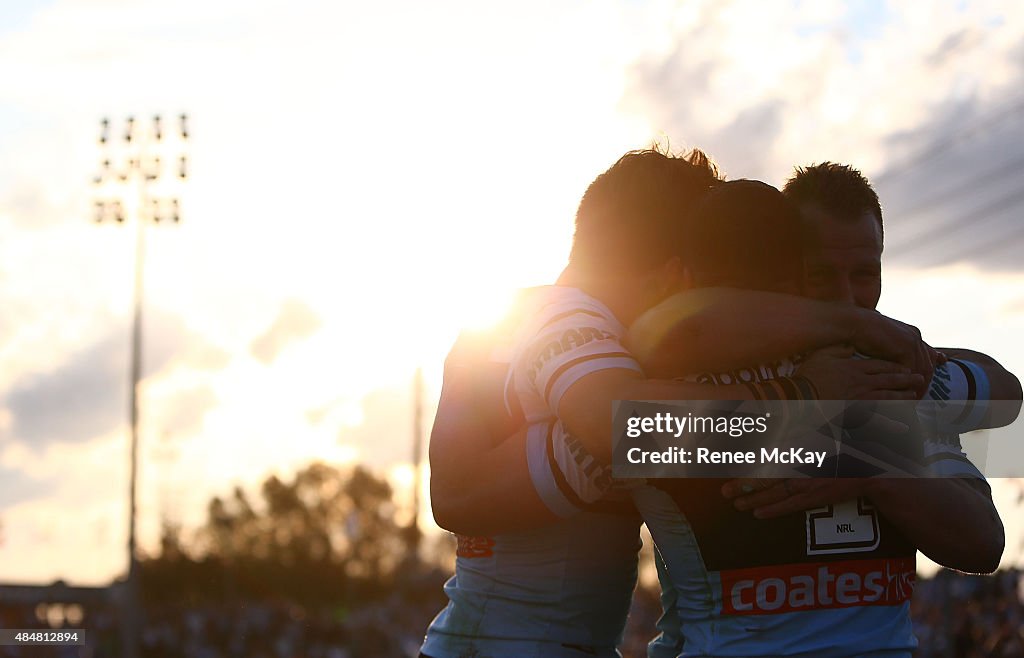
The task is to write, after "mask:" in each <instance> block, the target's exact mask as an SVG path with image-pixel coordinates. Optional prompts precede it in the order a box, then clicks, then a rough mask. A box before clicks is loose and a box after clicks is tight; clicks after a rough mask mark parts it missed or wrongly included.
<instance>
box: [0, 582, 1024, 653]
mask: <svg viewBox="0 0 1024 658" xmlns="http://www.w3.org/2000/svg"><path fill="white" fill-rule="evenodd" d="M1021 575H1022V572H1021V571H1020V570H1017V569H1011V570H1005V571H1000V572H999V573H997V574H996V575H994V576H965V575H962V574H957V573H954V572H949V571H941V572H939V573H938V574H937V575H936V576H935V577H934V578H930V579H927V580H921V581H919V582H918V584H917V588H916V590H915V595H914V603H913V616H914V623H915V629H916V632H917V636H918V639H919V640H920V645H921V646H920V648H919V650H918V652H917V656H918V657H919V658H983V657H984V658H1010V657H1018V656H1024V630H1022V629H1024V579H1022V577H1021ZM421 588H422V591H420V589H421ZM439 591H440V587H439V583H435V582H429V583H428V582H423V583H422V584H420V585H418V586H417V588H416V591H404V592H401V593H398V592H396V593H393V594H392V595H390V596H389V597H387V598H385V599H383V600H379V601H376V602H374V603H373V604H370V605H366V606H357V607H353V608H352V609H349V610H346V609H337V610H331V611H321V612H318V613H311V612H309V611H307V610H304V609H303V608H301V607H299V606H295V605H292V604H288V603H285V602H250V603H240V604H237V605H234V606H224V605H212V604H207V605H196V606H184V605H178V604H173V605H169V604H165V605H160V606H150V608H149V609H148V610H147V615H146V622H145V625H144V626H143V629H142V637H141V641H142V655H144V656H146V657H147V658H171V657H179V656H180V657H186V656H187V657H188V658H234V657H239V658H241V657H244V658H300V657H301V658H364V657H373V658H378V657H379V658H390V657H395V658H402V657H413V656H416V653H417V649H418V647H419V643H420V640H421V639H422V636H423V631H424V629H425V628H426V625H427V623H429V621H430V619H431V618H432V617H433V616H434V614H436V613H437V611H438V609H439V603H438V600H437V597H436V595H434V593H436V592H439ZM428 592H429V593H428ZM660 614H661V608H660V604H659V599H658V594H657V592H656V591H654V590H647V589H641V590H638V591H637V594H636V596H635V598H634V605H633V609H632V612H631V614H630V622H629V627H628V628H627V631H626V636H625V638H624V641H623V645H622V653H623V656H624V658H642V657H643V656H645V655H646V653H645V646H646V643H647V641H648V640H649V639H650V637H651V635H652V632H653V630H652V629H653V628H654V623H655V621H656V620H657V618H658V616H659V615H660ZM35 616H36V614H35V612H34V611H33V610H32V609H31V608H30V607H25V608H22V609H16V608H12V607H7V608H5V609H0V621H2V623H3V624H4V626H5V627H7V628H12V627H14V628H16V627H32V626H36V627H38V626H39V622H38V620H37V619H35ZM81 625H82V627H84V628H85V629H87V637H88V644H87V646H86V647H63V648H56V647H54V648H45V649H43V648H39V647H12V646H7V647H0V658H8V657H9V658H22V657H27V656H32V657H36V656H38V657H39V658H49V657H53V658H65V657H67V658H70V657H75V658H103V657H105V656H120V655H121V650H120V647H121V644H120V637H119V634H118V625H117V618H116V616H115V615H114V614H113V612H112V611H111V610H106V609H95V608H93V609H87V610H86V617H85V619H84V620H83V621H82V624H81Z"/></svg>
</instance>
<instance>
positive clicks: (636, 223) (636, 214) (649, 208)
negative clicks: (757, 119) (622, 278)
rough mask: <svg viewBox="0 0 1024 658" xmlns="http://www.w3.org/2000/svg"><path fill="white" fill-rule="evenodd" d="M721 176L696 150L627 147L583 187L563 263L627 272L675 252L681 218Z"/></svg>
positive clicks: (661, 260)
mask: <svg viewBox="0 0 1024 658" xmlns="http://www.w3.org/2000/svg"><path fill="white" fill-rule="evenodd" d="M720 181H721V179H720V177H719V174H718V169H717V167H716V166H715V165H714V163H713V162H711V160H710V159H709V158H708V156H707V155H705V154H704V153H703V152H702V151H700V150H697V149H694V150H692V151H690V152H689V153H686V154H683V155H678V156H677V155H672V154H667V153H662V152H661V151H659V150H656V149H647V150H642V151H630V152H629V153H626V154H625V155H624V156H622V157H621V158H619V160H618V161H617V162H616V163H615V164H613V165H612V166H611V167H610V168H609V169H608V170H607V171H605V172H604V173H603V174H601V175H600V176H598V177H597V178H596V179H595V180H594V182H593V183H591V184H590V187H588V188H587V191H586V193H585V194H584V195H583V199H582V200H581V201H580V205H579V209H578V210H577V211H576V232H575V234H574V236H573V244H572V251H571V252H570V254H569V262H570V264H571V265H573V267H576V268H579V269H580V270H581V271H582V272H584V273H585V274H587V275H595V274H630V273H641V272H644V271H647V270H650V269H653V268H655V267H657V266H659V265H661V264H662V263H664V262H665V261H667V260H669V259H670V258H672V257H673V256H679V255H681V249H682V245H683V241H684V230H685V229H684V217H685V215H686V214H688V213H689V212H690V211H691V210H692V209H693V206H694V204H696V202H697V201H698V200H699V199H700V198H701V197H702V196H703V195H704V194H706V193H707V191H708V190H709V189H711V188H712V187H713V186H714V185H716V184H718V183H719V182H720Z"/></svg>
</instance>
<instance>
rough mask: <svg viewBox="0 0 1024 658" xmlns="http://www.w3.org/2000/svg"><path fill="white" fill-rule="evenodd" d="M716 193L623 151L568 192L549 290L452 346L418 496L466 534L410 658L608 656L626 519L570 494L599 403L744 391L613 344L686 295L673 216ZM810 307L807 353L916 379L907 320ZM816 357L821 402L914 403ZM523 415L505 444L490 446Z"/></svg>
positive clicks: (697, 163)
mask: <svg viewBox="0 0 1024 658" xmlns="http://www.w3.org/2000/svg"><path fill="white" fill-rule="evenodd" d="M717 184H718V179H717V176H716V175H715V172H714V170H713V168H712V167H710V165H709V163H708V162H707V160H706V158H705V157H704V156H703V154H700V153H692V154H690V155H689V156H687V157H685V158H674V157H671V156H667V155H665V154H662V153H658V152H655V151H641V152H634V153H630V154H627V155H626V156H624V157H623V158H622V159H620V160H619V161H618V162H617V163H616V164H615V165H613V166H612V167H611V168H610V169H609V170H608V171H607V172H605V173H604V174H602V175H601V176H599V177H598V178H597V179H596V180H595V181H594V183H593V184H592V185H591V186H590V188H589V189H588V190H587V192H586V194H585V195H584V198H583V201H582V202H581V204H580V210H579V212H578V213H577V222H576V225H577V229H576V238H575V241H574V246H573V251H572V254H571V257H570V263H569V265H568V266H567V267H566V270H565V271H564V272H563V274H562V276H561V277H560V278H559V282H558V285H556V286H549V287H545V288H538V289H532V290H529V291H526V292H524V294H523V295H522V296H521V297H520V299H519V301H518V303H517V305H516V311H515V314H514V317H513V318H511V319H510V320H509V322H508V323H507V324H506V325H505V326H504V327H503V328H502V329H500V330H499V331H496V332H493V333H490V334H488V335H485V336H482V337H475V338H474V337H472V336H468V335H467V336H463V337H461V338H460V340H459V341H458V342H457V343H456V346H455V347H454V348H453V350H452V353H451V354H450V355H449V358H448V360H447V361H446V364H445V383H444V387H443V389H442V394H441V401H440V405H439V412H438V415H437V417H436V418H435V424H434V428H433V431H432V434H431V444H430V462H431V501H432V506H433V511H434V515H435V519H436V520H437V521H438V523H439V525H441V526H442V527H446V528H448V529H450V530H453V531H454V532H463V531H468V532H465V534H464V536H462V537H460V538H459V550H458V552H457V560H456V575H455V577H454V578H453V579H452V580H450V581H449V582H448V584H447V585H446V587H445V591H446V594H447V595H448V597H449V601H450V602H449V605H448V606H447V607H446V609H445V610H444V611H442V613H441V614H440V615H438V617H437V619H435V620H434V622H433V623H432V624H431V626H430V628H429V629H428V632H427V638H426V642H425V643H424V646H423V649H422V651H423V654H424V655H426V656H430V657H431V658H447V657H449V656H462V655H466V654H474V652H476V653H479V654H481V655H489V656H495V657H498V658H500V657H502V656H509V657H511V656H528V655H535V656H554V657H558V656H580V655H596V656H615V655H616V650H615V645H616V643H617V642H618V639H619V636H620V635H621V632H622V629H623V626H624V622H625V615H626V612H627V611H628V608H629V603H630V599H631V595H632V589H633V586H634V584H635V577H636V553H637V548H638V530H639V517H638V516H636V513H635V511H634V510H633V509H632V506H631V505H629V504H628V501H627V500H626V499H624V498H623V496H622V493H623V492H621V491H617V490H616V488H615V487H612V488H611V490H610V491H607V489H608V487H603V489H605V490H606V491H607V493H606V494H605V495H604V496H603V498H602V499H601V500H599V501H597V502H596V504H595V505H582V507H584V508H585V509H583V510H582V511H581V509H580V504H581V501H580V500H579V499H578V497H576V493H574V492H575V491H578V490H582V489H583V488H584V487H586V486H591V485H595V483H594V479H595V478H598V479H599V478H601V477H602V473H604V471H603V470H602V469H603V467H602V465H601V464H602V463H607V460H608V457H609V454H610V449H611V431H610V429H611V419H610V414H605V413H602V412H600V411H598V410H601V409H610V405H611V402H612V401H613V400H616V399H708V398H712V399H750V398H751V396H752V390H751V388H750V387H748V386H746V385H733V386H722V387H715V388H714V389H713V390H709V389H708V388H707V387H704V386H701V385H698V384H687V383H683V382H673V381H658V380H650V379H646V378H645V377H644V375H643V374H642V372H641V370H640V367H639V365H638V364H637V362H636V360H635V359H634V358H633V356H632V355H631V354H630V353H629V352H628V351H627V350H626V349H625V348H624V347H623V346H622V342H621V337H622V335H623V333H624V331H625V328H624V325H625V324H626V323H629V322H632V321H633V320H634V319H635V318H636V317H637V316H638V315H639V314H640V313H642V312H643V311H645V310H647V309H648V308H650V307H651V306H653V305H654V304H656V303H657V302H659V301H661V300H662V299H664V298H665V297H666V296H667V295H668V294H671V293H673V292H675V291H676V290H678V289H679V288H680V287H681V286H684V281H683V278H682V277H683V273H684V268H683V265H682V261H681V258H680V251H681V249H682V243H683V242H684V239H683V238H684V237H685V235H684V233H683V232H682V231H681V227H680V223H681V222H682V219H683V218H684V217H685V216H686V215H687V214H688V213H689V212H690V210H691V209H692V207H693V206H694V204H695V203H696V202H697V201H698V200H699V199H700V198H701V197H702V196H703V195H704V194H705V193H706V192H707V191H708V190H709V189H712V188H714V187H715V186H716V185H717ZM666 236H668V237H669V238H670V239H666ZM810 308H813V309H814V310H813V312H810V313H809V316H813V315H814V314H815V313H816V314H817V316H816V317H817V319H819V320H820V321H819V322H818V323H816V324H815V325H814V328H813V329H809V330H808V333H812V334H814V335H813V336H812V339H814V340H816V341H817V343H818V344H821V345H825V344H830V343H834V342H838V341H844V340H852V341H854V342H856V343H858V344H859V345H860V346H861V347H862V349H863V350H864V351H865V352H869V353H870V352H873V351H874V350H875V349H876V348H877V349H883V350H886V351H887V352H888V353H890V354H900V355H902V358H904V359H905V360H907V361H909V362H910V363H912V364H914V365H915V366H917V367H918V368H919V369H927V370H930V361H929V360H930V356H931V355H930V353H929V351H928V350H927V348H925V347H923V346H922V345H921V343H920V340H919V334H917V333H916V331H914V330H913V328H910V327H907V326H906V325H903V324H902V323H898V322H896V321H893V320H890V319H887V318H885V317H884V316H881V315H878V314H874V313H871V314H865V313H862V312H860V311H859V310H857V309H846V308H843V307H840V306H839V305H834V304H824V303H819V304H818V305H816V306H815V305H811V306H810ZM850 327H853V329H851V328H850ZM695 342H696V341H695ZM789 342H790V341H788V339H783V340H781V341H780V343H781V344H783V346H784V347H785V349H787V350H788V349H790V346H789ZM812 342H813V340H812ZM708 343H709V344H714V345H715V346H716V347H715V348H714V349H716V350H717V351H718V352H720V353H723V352H724V354H725V355H722V354H719V355H718V356H714V355H712V356H713V358H715V359H717V360H718V362H719V363H721V362H723V361H728V360H730V358H731V359H736V358H737V356H736V355H734V354H731V352H733V350H731V349H729V348H723V347H722V346H721V344H720V343H719V341H717V340H709V341H708ZM895 346H898V347H895ZM740 352H742V350H740ZM908 355H909V356H908ZM744 356H746V355H744V354H742V353H741V354H739V357H740V358H742V357H744ZM832 361H833V362H834V363H831V364H830V366H829V367H823V368H820V369H819V371H818V372H817V373H816V374H815V375H814V381H813V384H814V385H815V386H816V387H817V388H818V390H819V391H822V392H823V393H822V394H823V395H827V396H829V397H832V398H839V399H845V398H848V397H851V398H852V397H857V396H858V395H860V394H867V393H871V392H880V391H885V392H888V393H889V394H891V395H892V396H894V397H903V398H912V397H913V392H911V390H910V389H912V388H913V387H915V386H923V380H922V378H921V376H920V375H914V374H911V373H910V372H909V369H908V368H905V367H901V366H897V365H895V364H887V363H884V362H879V361H865V362H860V363H854V362H852V361H851V360H849V359H832ZM747 362H748V363H749V361H747ZM799 375H800V373H797V376H799ZM795 381H798V380H795ZM764 386H767V387H768V388H770V389H772V390H773V391H774V390H775V388H776V387H777V386H778V385H777V384H774V383H766V384H764ZM790 388H791V389H792V390H794V391H805V390H808V388H809V387H807V386H795V385H794V386H792V387H790ZM754 390H755V391H756V388H755V389H754ZM523 423H525V424H526V425H527V427H528V429H524V430H521V431H520V432H519V433H518V434H517V440H506V441H502V440H501V439H502V438H503V437H505V436H507V434H509V433H511V432H512V431H514V430H515V429H516V428H518V427H521V426H522V425H523ZM604 477H606V476H604ZM566 478H568V480H567V479H566ZM595 486H596V485H595ZM492 532H493V533H494V534H492ZM499 533H500V534H499ZM469 535H473V536H469Z"/></svg>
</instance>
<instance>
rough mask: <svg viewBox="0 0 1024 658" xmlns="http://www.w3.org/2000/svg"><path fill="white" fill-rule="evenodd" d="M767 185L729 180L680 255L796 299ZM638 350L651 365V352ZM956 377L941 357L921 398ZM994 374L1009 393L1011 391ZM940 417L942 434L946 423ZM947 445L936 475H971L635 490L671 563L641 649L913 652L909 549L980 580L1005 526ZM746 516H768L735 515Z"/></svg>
mask: <svg viewBox="0 0 1024 658" xmlns="http://www.w3.org/2000/svg"><path fill="white" fill-rule="evenodd" d="M765 188H767V186H764V188H762V189H758V188H757V187H756V186H755V187H753V188H752V189H749V190H747V191H746V193H745V197H746V198H744V194H740V195H732V196H730V197H728V198H726V196H725V195H724V194H722V192H723V191H724V187H720V188H718V189H717V190H716V191H715V192H713V193H711V194H710V195H709V198H708V199H707V201H706V202H705V203H704V204H703V207H702V209H701V210H702V211H703V212H701V213H698V216H697V217H696V218H695V227H694V231H692V232H691V233H690V237H691V239H692V240H693V247H694V248H695V249H698V250H700V252H699V253H695V254H692V255H691V256H690V258H689V260H688V262H689V265H690V267H691V268H692V271H693V272H694V282H695V284H697V285H730V286H743V287H753V288H758V289H759V290H762V291H766V292H768V291H770V292H776V293H785V292H793V291H794V286H793V283H792V282H793V279H794V276H799V274H800V273H801V269H802V268H801V258H800V253H799V252H800V249H799V243H800V229H799V218H798V215H797V210H796V207H795V206H791V207H790V209H789V211H788V212H787V211H786V210H785V209H784V208H781V207H779V212H776V213H771V212H766V211H765V208H766V207H768V206H770V204H772V203H773V195H772V193H771V192H770V191H768V189H765ZM775 194H777V192H775ZM774 202H775V203H777V202H778V200H777V199H776V200H775V201H774ZM701 215H703V216H701ZM754 218H757V219H758V220H760V221H758V222H757V223H752V220H753V219H754ZM712 220H713V221H712ZM731 235H743V236H744V237H745V238H746V240H747V241H744V242H741V243H740V244H746V245H748V248H750V249H756V248H757V247H758V246H762V245H765V244H770V245H771V249H769V250H764V249H758V250H757V252H756V253H758V254H760V255H761V258H760V259H757V258H754V257H751V256H747V257H742V258H737V257H735V253H733V252H730V253H723V251H722V247H720V246H716V245H721V244H722V243H723V241H724V240H727V239H728V238H729V237H730V236H731ZM812 251H813V249H812ZM769 253H770V254H771V255H770V256H766V254H769ZM772 257H776V258H777V259H776V260H773V259H772ZM815 257H816V256H815V255H812V256H810V257H809V262H813V261H814V258H815ZM787 263H788V268H787ZM875 300H876V301H877V296H876V297H875ZM681 303H682V302H680V300H679V299H673V300H669V301H668V302H667V303H666V304H664V305H662V306H660V307H659V308H658V309H657V310H656V313H654V314H653V315H652V316H650V317H647V318H644V319H643V320H642V321H641V322H639V323H637V325H635V329H636V330H637V331H635V332H634V333H633V335H632V339H633V341H635V342H638V343H641V344H642V343H644V342H649V341H650V340H651V335H652V332H651V327H652V326H663V325H664V322H665V321H666V319H667V318H669V317H670V316H671V314H672V313H679V312H680V308H681V306H680V305H681ZM872 308H873V306H872ZM654 316H659V317H658V318H657V322H653V323H652V317H654ZM669 324H670V322H669ZM654 333H655V334H656V333H657V332H654ZM642 351H646V352H647V353H648V354H651V355H652V356H653V358H655V359H656V358H657V353H656V352H657V350H653V351H652V350H649V349H648V350H642ZM792 369H793V364H792V362H791V361H783V362H776V363H770V364H762V365H761V366H758V367H752V368H747V369H743V370H742V371H733V372H728V373H719V374H715V373H703V374H701V375H696V376H694V378H693V379H694V380H695V381H706V382H711V383H715V382H722V381H732V380H736V379H744V380H751V381H758V380H762V379H764V378H768V377H774V376H779V375H786V374H789V373H791V372H792ZM961 369H963V371H964V372H971V371H972V370H974V371H977V372H980V369H978V368H977V366H974V365H973V364H970V363H967V362H964V363H962V364H961V363H949V364H944V365H942V366H940V368H939V369H937V371H936V376H935V378H934V379H933V386H932V387H931V388H930V391H929V392H930V395H932V396H938V395H939V394H940V393H941V394H942V395H946V394H947V393H948V394H951V395H952V397H953V398H957V397H966V396H967V394H968V391H967V389H966V387H963V388H961V389H959V390H958V388H957V385H956V383H955V377H951V376H950V374H951V372H952V373H955V372H957V371H960V370H961ZM1003 373H1004V374H1002V375H999V378H1000V379H1001V380H1003V383H1004V384H1005V383H1007V382H1008V381H1009V380H1012V381H1014V382H1015V378H1013V377H1012V375H1009V374H1008V373H1005V371H1003ZM942 387H949V388H952V390H951V391H950V390H947V389H946V388H942ZM982 397H984V395H982ZM955 415H959V412H958V413H957V414H955ZM964 416H965V419H964V420H962V421H960V422H964V421H967V423H968V424H965V425H962V426H957V427H956V428H954V429H960V430H967V429H973V428H974V427H976V426H977V425H976V424H977V423H981V422H991V420H992V419H987V420H985V419H982V418H981V416H980V415H975V416H974V417H973V418H967V417H968V416H970V414H964ZM933 420H935V421H936V422H935V423H933V426H943V427H946V428H947V429H949V426H950V424H951V423H952V421H953V420H955V419H954V418H938V419H933ZM970 423H975V425H971V424H970ZM950 431H953V430H950ZM940 438H943V437H934V439H935V440H931V441H928V442H927V443H926V451H927V453H928V454H929V456H930V457H931V460H930V461H931V468H932V469H934V471H935V472H936V473H938V474H942V475H958V476H963V477H964V479H962V480H961V479H955V480H950V479H938V480H932V479H926V480H890V479H878V480H839V481H834V480H793V481H788V482H786V483H785V484H781V485H777V486H775V487H773V488H772V489H770V490H767V491H762V492H758V493H754V494H750V495H747V496H743V497H741V498H740V499H739V500H738V501H737V502H738V508H739V509H735V508H732V507H730V506H729V504H728V503H726V502H725V501H723V500H721V499H718V498H717V497H716V496H715V493H716V490H717V489H718V487H719V486H720V484H721V482H720V481H714V480H656V481H652V486H646V487H639V488H636V489H635V490H634V498H635V500H636V502H637V506H638V508H639V509H640V511H641V513H642V515H643V517H644V519H645V521H646V522H647V524H648V527H649V528H650V530H651V533H652V535H653V537H654V539H655V542H656V544H657V547H658V551H659V555H660V556H661V557H662V559H663V560H664V564H661V563H659V567H665V568H663V569H662V570H661V571H660V575H661V577H662V583H663V599H662V600H663V604H664V607H665V614H664V615H663V617H662V618H661V619H660V620H659V623H658V626H659V628H660V629H661V631H662V634H661V635H660V636H659V637H658V638H656V639H655V641H654V642H652V644H651V646H650V648H649V655H650V656H652V658H654V657H657V658H661V657H671V658H675V657H676V656H687V657H688V656H711V655H715V656H763V655H772V656H790V655H804V656H865V655H873V656H908V657H909V655H910V651H912V649H913V648H914V646H916V642H915V640H914V637H913V633H912V628H911V623H910V616H909V597H910V594H911V592H912V585H913V578H914V573H915V568H914V557H915V555H916V549H917V548H920V549H921V550H922V551H923V552H925V553H926V554H927V555H929V556H930V557H932V558H933V559H936V560H937V561H940V562H943V563H945V564H947V565H948V566H952V567H954V568H959V569H962V570H973V571H991V570H992V569H994V568H995V565H996V563H997V562H998V559H999V554H1000V553H1001V551H1002V543H1003V535H1002V526H1001V524H1000V523H999V520H998V515H997V514H996V513H995V509H994V506H992V503H991V497H990V496H989V495H988V490H987V485H986V484H985V483H984V478H983V477H982V476H981V474H980V473H978V472H977V469H975V468H974V467H973V465H971V464H970V462H969V461H967V460H966V458H965V457H964V455H963V453H962V451H960V450H959V443H958V442H954V441H949V440H948V437H945V438H944V440H938V439H940ZM746 484H747V485H750V484H753V482H750V481H748V482H747V483H746ZM739 485H740V483H739V482H735V483H730V484H729V485H728V486H727V487H726V490H727V492H728V493H729V494H730V496H735V495H737V494H739V493H740V490H739ZM791 492H792V494H793V495H790V493H791ZM909 501H913V504H912V505H911V504H908V503H909ZM773 504H774V506H773ZM753 507H759V508H761V509H759V512H760V514H759V516H760V517H761V519H769V520H758V519H755V518H753V517H751V516H750V515H748V514H746V513H743V512H742V511H740V510H746V509H751V508H753ZM812 508H813V509H812ZM804 510H807V511H806V512H804ZM794 512H800V513H799V514H793V513H794ZM939 519H941V521H939ZM949 526H952V528H953V529H952V531H946V530H945V528H946V527H949ZM837 529H841V531H840V530H837Z"/></svg>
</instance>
